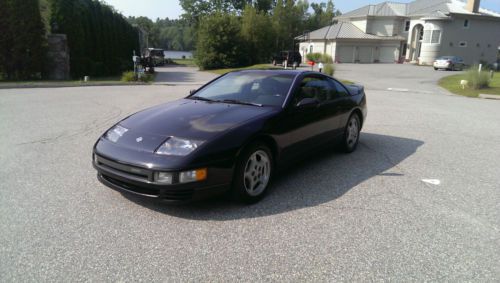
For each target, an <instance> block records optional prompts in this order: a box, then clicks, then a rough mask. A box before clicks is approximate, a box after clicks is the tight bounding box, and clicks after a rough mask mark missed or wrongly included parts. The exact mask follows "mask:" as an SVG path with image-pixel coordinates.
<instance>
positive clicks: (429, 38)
mask: <svg viewBox="0 0 500 283" xmlns="http://www.w3.org/2000/svg"><path fill="white" fill-rule="evenodd" d="M440 42H441V31H440V30H426V31H425V32H424V40H423V43H432V44H439V43H440Z"/></svg>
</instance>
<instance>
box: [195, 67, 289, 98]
mask: <svg viewBox="0 0 500 283" xmlns="http://www.w3.org/2000/svg"><path fill="white" fill-rule="evenodd" d="M293 78H294V75H293V74H273V73H268V72H241V73H239V72H236V73H229V74H227V75H225V76H223V77H222V78H220V79H218V80H216V81H215V82H212V83H211V84H209V85H207V86H205V87H204V88H202V89H201V90H199V91H198V92H196V94H195V95H193V96H191V97H190V98H192V99H196V98H198V99H205V100H214V101H225V102H232V103H238V102H241V103H249V104H256V105H265V106H281V105H282V104H283V102H284V101H285V98H286V95H287V94H288V91H289V89H290V86H291V85H292V81H293Z"/></svg>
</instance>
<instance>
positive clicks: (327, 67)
mask: <svg viewBox="0 0 500 283" xmlns="http://www.w3.org/2000/svg"><path fill="white" fill-rule="evenodd" d="M323 72H325V74H327V75H329V76H333V74H334V73H335V66H334V65H333V64H325V69H324V70H323Z"/></svg>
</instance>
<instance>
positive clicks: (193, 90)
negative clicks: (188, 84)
mask: <svg viewBox="0 0 500 283" xmlns="http://www.w3.org/2000/svg"><path fill="white" fill-rule="evenodd" d="M196 91H197V89H192V90H190V91H189V95H192V94H193V93H195V92H196Z"/></svg>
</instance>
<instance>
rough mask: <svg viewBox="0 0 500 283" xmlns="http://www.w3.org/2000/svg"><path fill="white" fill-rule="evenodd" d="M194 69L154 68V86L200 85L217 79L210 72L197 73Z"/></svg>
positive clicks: (184, 67)
mask: <svg viewBox="0 0 500 283" xmlns="http://www.w3.org/2000/svg"><path fill="white" fill-rule="evenodd" d="M197 70H198V68H197V67H196V68H195V67H186V66H176V65H169V66H166V67H158V68H155V71H156V77H155V82H154V84H155V85H202V84H205V83H206V82H208V81H211V80H213V79H214V78H216V77H217V74H213V73H210V72H198V71H197Z"/></svg>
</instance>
